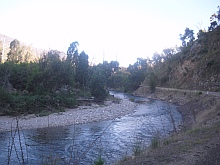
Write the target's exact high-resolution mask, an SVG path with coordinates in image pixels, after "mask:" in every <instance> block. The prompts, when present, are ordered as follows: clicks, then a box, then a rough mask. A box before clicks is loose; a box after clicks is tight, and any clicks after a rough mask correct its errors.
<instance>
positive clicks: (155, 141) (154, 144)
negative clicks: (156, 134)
mask: <svg viewBox="0 0 220 165" xmlns="http://www.w3.org/2000/svg"><path fill="white" fill-rule="evenodd" d="M159 145H160V140H159V139H158V138H153V139H152V140H151V147H152V148H153V149H155V148H157V147H159Z"/></svg>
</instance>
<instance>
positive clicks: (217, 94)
mask: <svg viewBox="0 0 220 165" xmlns="http://www.w3.org/2000/svg"><path fill="white" fill-rule="evenodd" d="M141 87H146V88H150V87H149V86H144V85H141ZM156 89H160V90H167V91H179V92H191V93H199V92H201V93H202V94H207V95H212V96H217V97H220V92H210V91H201V90H188V89H177V88H164V87H156Z"/></svg>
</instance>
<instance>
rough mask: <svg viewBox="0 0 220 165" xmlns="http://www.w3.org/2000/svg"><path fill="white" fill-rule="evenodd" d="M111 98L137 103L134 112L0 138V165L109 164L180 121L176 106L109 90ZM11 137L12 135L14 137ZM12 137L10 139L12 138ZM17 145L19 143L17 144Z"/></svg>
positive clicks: (165, 131) (132, 152)
mask: <svg viewBox="0 0 220 165" xmlns="http://www.w3.org/2000/svg"><path fill="white" fill-rule="evenodd" d="M111 94H114V96H115V97H119V98H121V99H132V100H137V101H139V102H140V103H139V104H138V106H137V107H136V110H135V113H133V114H130V115H127V116H124V117H122V118H117V119H115V120H110V121H101V122H94V123H88V124H81V125H72V126H63V127H55V128H41V129H33V130H24V131H22V132H20V139H19V136H18V135H19V134H18V132H17V133H16V134H15V132H12V133H10V132H4V133H1V135H0V164H7V162H8V161H9V158H10V164H13V165H14V164H19V162H23V161H24V162H25V164H46V163H47V162H53V163H57V164H74V165H75V164H83V165H85V164H89V165H90V164H94V161H95V160H97V159H98V158H99V156H101V157H102V159H103V160H104V161H105V164H113V163H115V162H116V161H119V160H121V159H123V158H125V156H129V155H131V154H134V152H135V150H136V151H137V150H138V149H140V148H139V147H143V146H148V145H149V144H150V142H151V140H152V138H154V137H155V136H158V137H164V136H167V135H168V134H169V133H170V132H171V131H173V128H174V127H173V122H172V119H171V115H170V114H171V113H172V117H173V119H174V121H175V126H176V127H178V125H179V124H180V122H181V120H182V119H181V115H180V114H179V113H178V112H177V110H176V106H175V105H173V104H170V103H167V102H163V101H158V100H150V99H146V98H141V97H136V96H131V95H127V94H123V93H119V92H115V91H111ZM14 134H15V136H14ZM13 137H14V138H13ZM20 142H21V143H20Z"/></svg>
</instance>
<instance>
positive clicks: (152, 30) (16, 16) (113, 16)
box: [0, 0, 220, 67]
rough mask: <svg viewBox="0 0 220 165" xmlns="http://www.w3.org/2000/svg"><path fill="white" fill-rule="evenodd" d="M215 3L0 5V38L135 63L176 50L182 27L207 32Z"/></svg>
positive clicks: (29, 0)
mask: <svg viewBox="0 0 220 165" xmlns="http://www.w3.org/2000/svg"><path fill="white" fill-rule="evenodd" d="M219 5H220V2H219V0H152V1H150V0H0V20H1V23H0V33H1V34H4V35H7V36H10V37H12V38H17V39H18V40H20V41H22V42H25V43H29V44H32V45H33V46H35V47H39V48H45V49H49V48H51V49H57V50H60V51H64V52H66V51H67V49H68V47H69V45H70V43H72V42H74V41H78V42H79V51H82V50H84V51H85V52H86V53H87V54H88V55H89V60H90V61H93V62H95V63H99V62H102V60H103V58H104V60H107V61H111V60H117V61H119V63H120V65H121V66H125V67H127V66H128V65H129V64H134V63H135V62H136V59H137V58H138V57H142V58H147V57H151V56H152V55H153V53H154V52H156V51H157V52H159V53H160V52H161V51H162V50H163V49H164V48H167V47H173V46H175V45H180V44H181V42H180V40H179V34H180V33H182V34H183V33H184V30H185V28H186V27H189V28H190V29H193V30H194V32H195V33H197V32H198V28H203V29H204V28H205V29H207V28H208V26H209V23H210V22H209V18H210V16H211V15H212V14H213V13H214V12H216V11H217V10H218V9H217V6H219Z"/></svg>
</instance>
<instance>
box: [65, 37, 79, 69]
mask: <svg viewBox="0 0 220 165" xmlns="http://www.w3.org/2000/svg"><path fill="white" fill-rule="evenodd" d="M78 46H79V43H78V42H77V41H75V42H72V43H71V44H70V46H69V48H68V50H67V59H66V60H67V61H69V62H71V63H72V64H73V65H74V66H75V67H77V64H78V63H77V62H78Z"/></svg>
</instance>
